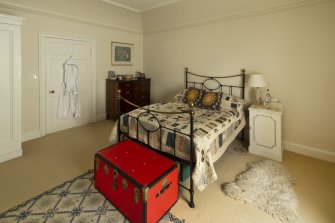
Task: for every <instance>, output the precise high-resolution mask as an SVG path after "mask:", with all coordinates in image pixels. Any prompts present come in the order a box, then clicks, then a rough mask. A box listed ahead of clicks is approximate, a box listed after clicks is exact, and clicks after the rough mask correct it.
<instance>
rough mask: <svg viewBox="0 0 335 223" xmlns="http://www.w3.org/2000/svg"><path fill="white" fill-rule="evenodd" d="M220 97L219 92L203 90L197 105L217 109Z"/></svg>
mask: <svg viewBox="0 0 335 223" xmlns="http://www.w3.org/2000/svg"><path fill="white" fill-rule="evenodd" d="M221 98H222V93H221V92H205V93H203V95H202V97H201V99H200V100H199V103H198V104H197V107H199V108H205V109H212V110H219V109H220V102H221Z"/></svg>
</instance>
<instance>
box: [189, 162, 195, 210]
mask: <svg viewBox="0 0 335 223" xmlns="http://www.w3.org/2000/svg"><path fill="white" fill-rule="evenodd" d="M193 169H194V163H193V162H191V166H190V172H191V175H190V190H189V191H190V202H189V203H188V205H189V206H190V208H194V189H193V187H194V184H193V178H192V173H193Z"/></svg>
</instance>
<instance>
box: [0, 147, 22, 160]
mask: <svg viewBox="0 0 335 223" xmlns="http://www.w3.org/2000/svg"><path fill="white" fill-rule="evenodd" d="M20 156H22V149H18V150H15V151H12V152H9V153H5V154H1V155H0V163H2V162H5V161H7V160H11V159H14V158H17V157H20Z"/></svg>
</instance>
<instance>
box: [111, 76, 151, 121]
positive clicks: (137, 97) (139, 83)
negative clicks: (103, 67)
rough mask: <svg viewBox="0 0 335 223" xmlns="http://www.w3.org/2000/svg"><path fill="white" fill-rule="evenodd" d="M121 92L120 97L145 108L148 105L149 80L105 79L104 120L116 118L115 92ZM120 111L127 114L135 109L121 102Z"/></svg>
mask: <svg viewBox="0 0 335 223" xmlns="http://www.w3.org/2000/svg"><path fill="white" fill-rule="evenodd" d="M118 89H120V90H121V95H122V97H124V98H126V99H127V100H129V101H130V102H132V103H134V104H136V105H138V106H145V105H149V104H150V79H149V78H148V79H131V80H111V79H106V116H107V117H106V118H107V119H110V118H116V117H117V106H118V101H117V98H116V96H117V90H118ZM120 106H121V108H120V111H121V112H122V113H127V112H130V111H132V110H134V109H135V107H134V106H132V105H130V104H128V103H126V102H125V101H122V100H121V105H120Z"/></svg>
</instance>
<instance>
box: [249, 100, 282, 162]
mask: <svg viewBox="0 0 335 223" xmlns="http://www.w3.org/2000/svg"><path fill="white" fill-rule="evenodd" d="M282 115H283V105H282V104H281V103H272V105H271V108H269V109H266V108H265V107H264V106H263V105H252V106H250V107H249V130H250V131H249V135H250V146H249V152H250V153H253V154H257V155H260V156H264V157H267V158H270V159H273V160H277V161H282V155H283V146H282Z"/></svg>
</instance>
